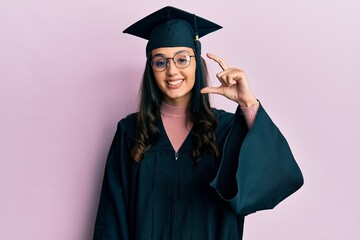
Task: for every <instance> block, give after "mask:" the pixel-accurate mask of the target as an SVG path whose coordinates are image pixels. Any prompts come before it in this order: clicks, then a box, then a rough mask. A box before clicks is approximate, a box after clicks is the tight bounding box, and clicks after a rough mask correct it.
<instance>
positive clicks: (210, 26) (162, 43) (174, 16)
mask: <svg viewBox="0 0 360 240" xmlns="http://www.w3.org/2000/svg"><path fill="white" fill-rule="evenodd" d="M220 28H222V27H221V26H219V25H217V24H215V23H213V22H211V21H209V20H206V19H204V18H201V17H198V16H196V15H195V14H191V13H188V12H185V11H183V10H180V9H177V8H174V7H164V8H162V9H160V10H158V11H156V12H154V13H152V14H150V15H148V16H146V17H144V18H143V19H141V20H139V21H137V22H136V23H134V24H133V25H131V26H130V27H128V28H127V29H125V30H124V33H128V34H132V35H135V36H137V37H141V38H144V39H146V40H149V41H148V43H147V45H146V55H147V56H148V55H149V53H150V52H151V50H153V49H155V48H160V47H190V48H193V49H194V50H195V55H196V64H197V66H196V81H195V86H194V88H195V89H194V90H195V99H194V111H195V112H198V110H199V108H200V103H199V101H200V89H201V88H203V87H204V86H203V83H202V82H203V80H202V79H203V73H202V64H201V45H200V42H199V38H201V37H202V36H205V35H206V34H208V33H211V32H214V31H216V30H219V29H220Z"/></svg>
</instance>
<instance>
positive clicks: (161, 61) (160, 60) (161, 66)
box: [151, 56, 167, 71]
mask: <svg viewBox="0 0 360 240" xmlns="http://www.w3.org/2000/svg"><path fill="white" fill-rule="evenodd" d="M166 65H167V59H166V58H164V57H161V56H157V57H154V58H153V59H152V60H151V67H152V68H153V69H154V70H155V71H163V70H165V69H166Z"/></svg>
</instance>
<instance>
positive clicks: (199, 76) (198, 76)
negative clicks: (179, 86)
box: [193, 14, 204, 113]
mask: <svg viewBox="0 0 360 240" xmlns="http://www.w3.org/2000/svg"><path fill="white" fill-rule="evenodd" d="M194 26H195V39H194V41H195V59H196V72H195V85H194V91H195V93H194V109H193V112H194V113H199V111H200V109H201V105H200V104H201V103H200V90H201V89H202V88H204V83H203V82H204V74H203V71H202V61H201V43H200V41H199V34H198V31H197V24H196V15H195V14H194Z"/></svg>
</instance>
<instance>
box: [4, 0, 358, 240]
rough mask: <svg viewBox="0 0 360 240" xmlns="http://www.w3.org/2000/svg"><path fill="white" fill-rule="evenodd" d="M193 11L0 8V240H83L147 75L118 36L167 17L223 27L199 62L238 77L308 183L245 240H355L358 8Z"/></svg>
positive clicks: (138, 53)
mask: <svg viewBox="0 0 360 240" xmlns="http://www.w3.org/2000/svg"><path fill="white" fill-rule="evenodd" d="M204 3H205V1H181V2H180V3H178V1H151V3H150V2H148V1H138V0H133V1H130V2H126V3H124V2H121V1H119V0H118V1H115V0H103V1H95V0H87V1H81V0H71V1H70V0H68V1H60V0H59V1H49V0H34V1H26V0H23V1H21V0H2V1H1V2H0V239H11V240H20V239H27V240H39V239H41V240H48V239H51V240H64V239H66V240H87V239H91V235H92V231H93V223H94V218H95V214H96V209H97V204H98V200H99V191H100V185H101V180H102V176H103V167H104V164H105V159H106V154H107V151H108V149H109V145H110V142H111V140H112V137H113V134H114V131H115V128H116V123H117V121H118V120H119V119H120V118H122V117H124V116H125V115H126V114H127V113H130V112H132V111H135V110H136V99H137V93H138V88H139V83H140V78H141V75H142V70H143V67H144V62H145V50H144V48H145V41H143V40H141V39H136V38H135V37H132V36H130V35H125V34H122V30H124V29H125V28H126V27H127V26H128V25H130V24H132V23H133V22H134V21H136V20H138V19H139V18H141V17H143V16H145V15H146V14H149V13H151V12H153V11H154V10H157V9H159V8H160V7H163V6H166V5H174V6H177V7H180V8H183V9H185V10H188V11H191V12H195V13H197V14H199V15H200V16H203V17H206V18H209V19H211V20H213V21H215V22H217V23H219V24H220V25H222V26H224V29H222V30H220V31H218V32H216V33H214V34H211V35H209V36H206V37H204V39H203V40H202V44H203V53H205V52H212V53H214V54H217V55H219V56H222V57H223V58H224V59H225V60H227V62H228V64H230V65H231V66H239V67H241V68H243V69H245V70H246V71H247V74H248V77H249V79H250V82H251V85H252V88H253V90H254V92H255V93H256V96H257V97H258V98H259V99H260V100H261V101H262V103H263V105H264V106H265V108H266V110H267V111H268V112H269V114H270V115H271V116H272V118H273V120H274V121H275V122H276V123H277V125H278V126H279V127H280V129H281V130H282V132H283V133H284V134H285V135H286V137H287V139H288V141H289V143H290V145H291V147H292V149H293V152H294V155H295V157H296V158H297V160H298V163H299V165H300V166H301V168H302V170H303V173H304V175H305V185H304V187H303V188H302V189H301V190H300V191H299V192H297V193H296V194H294V195H292V196H291V197H289V198H288V199H287V200H286V201H284V202H283V203H281V204H280V205H279V206H278V207H276V208H275V209H274V210H271V211H263V212H259V213H256V214H253V215H250V216H249V217H248V218H247V221H246V226H245V227H246V228H245V234H244V237H245V239H267V240H279V239H292V240H303V239H326V240H335V239H336V240H337V239H347V240H355V239H359V238H360V230H359V226H358V225H359V222H360V208H359V207H358V204H359V202H360V194H359V185H360V178H359V172H360V154H359V149H360V140H359V138H360V133H359V125H358V124H359V122H360V110H359V103H360V101H359V100H360V94H359V90H360V83H359V82H360V78H359V74H358V72H359V70H360V66H359V56H360V44H359V43H360V15H359V14H358V12H359V10H360V2H359V1H358V0H351V1H350V0H348V1H346V0H344V1H337V0H336V1H335V0H318V1H313V0H304V1H288V0H272V1H252V2H250V1H235V0H233V1H226V0H223V1H220V2H219V1H206V3H205V4H204ZM209 68H210V72H211V74H212V81H213V84H218V83H217V82H216V81H217V80H216V78H215V73H216V72H217V71H219V67H218V66H217V65H216V64H214V63H212V62H209ZM212 100H213V103H214V105H215V106H217V107H221V108H224V109H227V110H229V111H232V110H234V109H235V107H236V106H235V105H234V104H233V103H231V102H229V101H228V100H226V99H224V98H221V97H217V96H214V97H212Z"/></svg>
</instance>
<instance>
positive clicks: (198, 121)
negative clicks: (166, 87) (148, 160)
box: [131, 56, 219, 162]
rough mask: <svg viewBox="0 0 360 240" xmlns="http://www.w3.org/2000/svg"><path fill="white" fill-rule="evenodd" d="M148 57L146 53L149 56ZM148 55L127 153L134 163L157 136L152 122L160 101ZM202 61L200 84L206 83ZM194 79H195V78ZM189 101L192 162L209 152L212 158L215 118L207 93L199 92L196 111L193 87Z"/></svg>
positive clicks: (204, 65) (214, 145) (141, 157)
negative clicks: (133, 133) (195, 110)
mask: <svg viewBox="0 0 360 240" xmlns="http://www.w3.org/2000/svg"><path fill="white" fill-rule="evenodd" d="M149 57H150V56H149ZM149 57H148V61H147V63H146V67H145V71H144V75H143V81H142V85H141V88H140V101H139V113H138V115H137V127H136V136H135V146H134V147H133V149H132V152H131V156H132V158H133V159H134V160H135V161H136V162H141V160H142V159H143V158H144V155H145V153H146V151H147V150H148V149H149V148H150V147H151V146H152V145H153V144H154V143H155V142H156V140H157V139H158V138H159V136H160V131H159V129H158V128H157V127H156V124H157V123H158V121H159V120H160V117H161V116H160V106H161V103H162V101H163V97H162V93H161V91H160V89H159V88H158V86H157V85H156V82H155V78H154V74H153V71H152V68H151V66H150V64H149ZM201 60H202V70H203V74H204V79H200V81H203V86H207V79H208V70H207V66H206V63H205V60H204V59H203V58H201ZM196 81H199V80H198V79H196ZM192 91H193V92H192V100H191V104H189V106H188V113H189V117H190V120H191V121H192V122H193V129H192V132H193V136H192V151H191V154H192V156H193V158H194V160H195V161H199V160H200V159H201V154H203V153H205V152H213V153H214V154H215V156H216V157H218V155H219V150H218V148H217V146H216V141H215V140H216V139H215V128H216V126H217V120H216V118H215V116H214V115H213V113H212V112H211V107H210V102H209V99H208V96H207V95H204V94H200V111H199V112H197V113H194V112H193V111H192V110H191V109H193V107H192V106H193V102H194V95H195V94H194V89H193V90H192Z"/></svg>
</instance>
